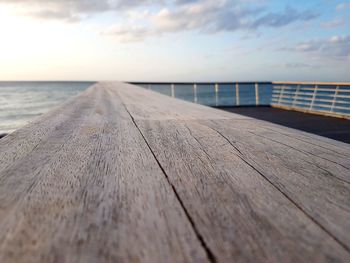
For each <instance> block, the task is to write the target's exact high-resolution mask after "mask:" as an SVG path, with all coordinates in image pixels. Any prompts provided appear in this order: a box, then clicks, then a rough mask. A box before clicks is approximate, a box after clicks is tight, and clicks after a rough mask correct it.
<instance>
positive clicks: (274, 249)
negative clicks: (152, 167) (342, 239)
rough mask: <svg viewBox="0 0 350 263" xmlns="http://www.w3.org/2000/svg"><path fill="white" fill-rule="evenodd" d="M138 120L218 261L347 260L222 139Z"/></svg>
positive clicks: (201, 129)
mask: <svg viewBox="0 0 350 263" xmlns="http://www.w3.org/2000/svg"><path fill="white" fill-rule="evenodd" d="M137 123H138V125H139V127H140V129H141V130H142V133H144V135H145V137H146V139H147V141H148V143H149V145H150V147H151V148H152V149H153V151H154V153H155V155H156V157H157V159H158V160H159V162H160V163H161V165H162V167H163V169H164V170H165V172H166V173H167V175H168V177H169V179H170V180H171V182H172V184H173V185H174V186H175V188H176V189H177V191H178V193H179V196H180V198H181V200H182V202H183V203H184V206H185V207H186V209H187V210H188V211H189V214H190V216H191V217H192V218H193V221H194V222H195V223H196V224H197V228H198V231H199V232H200V233H201V234H202V235H203V237H204V239H205V240H206V242H207V244H208V247H209V248H210V249H211V251H212V252H213V254H214V255H215V256H216V257H217V260H218V261H219V262H228V261H230V259H232V258H236V259H237V261H239V262H247V261H248V262H249V261H265V262H279V261H281V260H282V259H283V261H284V262H299V261H310V262H314V261H317V262H327V261H328V260H329V259H330V258H332V259H334V260H340V261H341V260H346V259H348V258H349V254H348V252H347V250H346V249H345V248H344V247H343V246H341V245H340V244H339V243H338V242H337V241H335V240H334V238H333V237H331V236H330V235H329V234H328V233H327V232H326V231H324V230H323V229H322V228H321V227H320V226H319V225H318V224H316V223H315V222H314V220H313V219H312V218H310V217H309V216H307V215H306V214H305V213H304V212H303V211H302V210H301V209H300V208H299V207H298V206H297V205H296V204H295V203H294V202H292V201H291V200H290V199H289V198H288V197H286V196H285V195H284V194H282V193H281V192H280V191H279V190H277V189H276V188H275V187H274V186H273V185H272V184H271V183H270V182H268V181H267V180H266V179H265V178H264V177H263V176H261V174H260V173H259V172H258V171H257V170H256V169H255V167H251V166H250V165H249V164H247V163H246V162H245V161H244V160H242V158H240V156H239V155H238V154H237V150H236V149H235V148H234V147H232V145H231V144H229V143H228V142H227V141H226V140H225V139H224V138H223V137H222V136H221V135H220V134H218V133H216V132H215V131H213V130H212V129H209V128H208V127H206V126H204V125H200V124H198V123H195V122H183V121H145V120H138V121H137ZM254 153H255V152H254ZM268 165H271V164H270V163H269V164H268ZM291 175H292V174H291ZM304 189H306V188H304ZM308 201H310V200H308ZM340 212H344V211H340ZM339 224H340V227H342V228H343V230H346V228H345V229H344V222H343V221H341V222H339ZM341 224H343V225H341Z"/></svg>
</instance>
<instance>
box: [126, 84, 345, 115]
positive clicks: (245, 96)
mask: <svg viewBox="0 0 350 263" xmlns="http://www.w3.org/2000/svg"><path fill="white" fill-rule="evenodd" d="M132 84H136V85H140V86H142V87H144V88H147V89H151V90H154V91H158V92H160V93H163V94H166V95H170V96H171V97H175V98H180V99H185V100H188V101H192V102H195V103H199V104H204V105H207V106H216V107H230V106H272V107H276V108H282V109H288V110H297V111H302V112H306V113H313V114H320V115H326V116H332V117H340V118H345V119H349V120H350V83H348V82H286V81H285V82H277V81H274V82H176V83H171V82H132Z"/></svg>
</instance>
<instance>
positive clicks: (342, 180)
mask: <svg viewBox="0 0 350 263" xmlns="http://www.w3.org/2000/svg"><path fill="white" fill-rule="evenodd" d="M248 133H250V134H253V135H255V136H258V137H260V138H264V139H266V140H269V141H271V142H275V143H278V144H281V145H284V146H286V147H289V148H291V149H293V150H295V151H298V152H300V153H303V154H310V155H312V156H314V157H316V158H320V159H322V160H324V161H328V162H330V163H333V164H336V165H339V166H341V167H343V168H344V169H346V170H349V168H347V167H346V166H344V165H342V164H340V163H337V162H334V161H332V160H328V159H326V158H323V157H321V156H318V155H316V154H314V153H311V152H308V151H304V150H299V149H298V148H295V147H293V146H291V145H288V144H285V143H283V142H279V141H276V140H273V139H271V138H269V137H265V136H263V135H260V134H257V133H254V132H250V131H248ZM306 162H308V161H306ZM308 163H309V164H312V165H315V166H316V167H318V168H319V169H322V170H324V171H326V172H328V174H329V175H330V176H332V177H333V178H335V179H337V180H339V181H341V182H343V183H346V184H350V183H349V182H348V181H346V180H344V179H342V178H339V177H338V176H336V175H334V174H333V173H331V172H329V171H327V170H326V169H324V168H322V167H320V166H319V165H317V164H316V163H310V162H308Z"/></svg>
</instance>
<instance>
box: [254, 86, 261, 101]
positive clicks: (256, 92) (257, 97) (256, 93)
mask: <svg viewBox="0 0 350 263" xmlns="http://www.w3.org/2000/svg"><path fill="white" fill-rule="evenodd" d="M259 101H260V100H259V84H258V83H255V106H258V105H259Z"/></svg>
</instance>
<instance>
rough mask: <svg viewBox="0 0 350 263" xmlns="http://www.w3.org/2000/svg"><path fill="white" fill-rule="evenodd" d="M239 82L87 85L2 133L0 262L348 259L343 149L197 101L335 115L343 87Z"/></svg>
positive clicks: (346, 155)
mask: <svg viewBox="0 0 350 263" xmlns="http://www.w3.org/2000/svg"><path fill="white" fill-rule="evenodd" d="M192 84H193V83H192ZM192 84H186V85H192ZM149 85H151V86H150V88H151V89H153V88H154V87H153V85H152V84H149ZM164 85H165V84H164ZM166 85H168V84H166ZM201 85H207V86H201ZM247 85H249V90H248V91H244V92H248V93H247V94H248V95H247V96H246V97H244V96H242V94H243V93H242V92H243V91H242V90H244V86H243V84H238V85H237V83H235V84H234V85H232V83H227V84H225V85H224V84H220V83H217V84H216V85H215V84H214V95H212V94H211V93H210V96H209V95H208V96H209V97H208V96H204V95H203V94H201V93H200V89H201V88H202V87H205V88H206V89H208V90H211V87H212V84H200V83H195V84H193V85H192V86H191V87H192V91H191V92H193V98H192V99H193V102H197V103H192V102H188V101H184V100H179V99H176V97H178V96H179V95H181V96H182V97H183V98H185V97H186V96H187V95H186V94H184V93H181V92H185V87H183V89H181V86H179V85H176V84H170V85H169V91H167V93H169V94H167V95H170V96H165V95H163V94H160V93H158V92H154V91H153V90H148V89H144V88H141V87H138V86H135V85H131V84H126V83H119V82H103V83H97V84H95V85H93V86H92V87H90V88H89V89H88V90H86V91H85V92H83V93H82V94H80V95H78V96H76V97H74V98H72V99H70V100H69V101H67V102H65V103H64V104H63V105H62V106H61V107H58V108H56V109H54V110H53V111H51V112H49V113H47V114H45V115H43V116H41V117H40V118H39V119H37V120H35V121H34V122H32V123H30V124H29V125H27V126H25V127H23V128H21V129H19V130H16V131H15V132H13V133H11V134H9V135H7V136H5V137H4V138H2V139H1V140H0V262H10V263H11V262H45V263H46V262H210V263H216V262H225V263H226V262H349V261H350V145H349V144H346V143H342V142H338V141H335V140H332V139H328V138H324V137H321V136H317V135H313V134H310V133H306V132H302V131H298V130H295V129H291V128H287V127H284V126H281V125H276V124H273V123H270V122H266V121H262V120H258V119H256V118H252V117H248V116H243V115H240V114H235V113H230V112H227V111H222V110H219V109H215V108H210V107H207V106H203V105H200V104H199V103H203V101H205V100H207V101H210V103H214V106H220V103H222V100H221V97H220V93H222V92H226V91H227V92H230V94H232V96H231V95H230V96H229V97H228V99H227V100H230V101H231V103H232V101H234V103H237V102H238V103H239V104H240V105H242V104H243V103H246V101H245V100H249V103H250V101H252V100H253V101H255V102H254V103H255V104H259V105H262V104H263V103H265V100H269V104H272V105H276V106H283V107H291V108H294V107H299V106H300V105H302V103H301V102H302V100H303V101H304V102H303V103H305V105H308V109H307V110H309V111H317V112H321V111H323V110H324V109H325V108H326V106H324V107H323V106H322V107H321V106H320V105H321V104H322V105H323V102H324V103H329V105H331V106H330V107H328V106H329V105H328V106H327V110H326V111H328V113H329V112H331V114H337V116H340V117H345V118H347V112H345V111H346V110H347V109H343V108H347V106H344V105H345V103H342V102H340V101H347V99H348V96H349V93H348V91H347V90H348V86H346V85H344V86H341V85H340V84H339V85H337V87H336V91H334V94H333V93H332V94H333V95H330V93H328V92H333V91H330V89H329V88H328V87H326V86H322V87H321V85H314V86H312V85H311V86H310V87H309V86H304V84H300V85H301V86H300V87H299V88H298V85H299V84H288V83H284V84H281V83H272V84H271V83H265V84H264V85H265V86H264V85H263V84H261V83H260V84H259V83H257V85H256V83H249V84H247ZM271 85H272V86H271ZM294 85H296V88H295V91H294ZM305 85H309V84H305ZM287 86H288V87H289V88H287ZM250 87H251V88H250ZM304 87H305V89H302V88H304ZM264 88H266V90H270V91H269V94H270V95H271V96H270V97H269V98H267V95H266V96H265V94H263V93H262V90H263V89H264ZM309 88H310V90H308V89H309ZM225 89H226V90H225ZM231 89H233V91H234V92H232V93H231ZM311 89H313V90H311ZM315 89H316V91H315ZM321 89H322V94H325V95H324V97H323V98H321V97H320V94H321V92H320V90H321ZM328 89H329V90H328ZM191 94H192V93H191ZM237 94H238V95H239V97H238V98H237ZM252 94H255V95H256V94H258V98H257V97H256V96H255V97H253V99H252V96H251V95H252ZM171 96H173V97H174V98H172V97H171ZM302 96H304V97H305V98H307V99H301V97H302ZM332 96H333V97H332ZM186 98H187V97H186ZM321 99H322V100H325V101H322V102H321ZM227 100H225V103H228V101H227ZM254 103H253V102H252V104H254ZM283 103H285V104H288V103H292V104H291V105H282V104H283ZM293 103H294V104H293ZM203 104H204V103H203ZM340 105H343V106H340ZM319 107H320V108H319ZM342 107H343V108H342ZM339 110H342V111H341V113H339ZM344 112H345V113H344Z"/></svg>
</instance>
